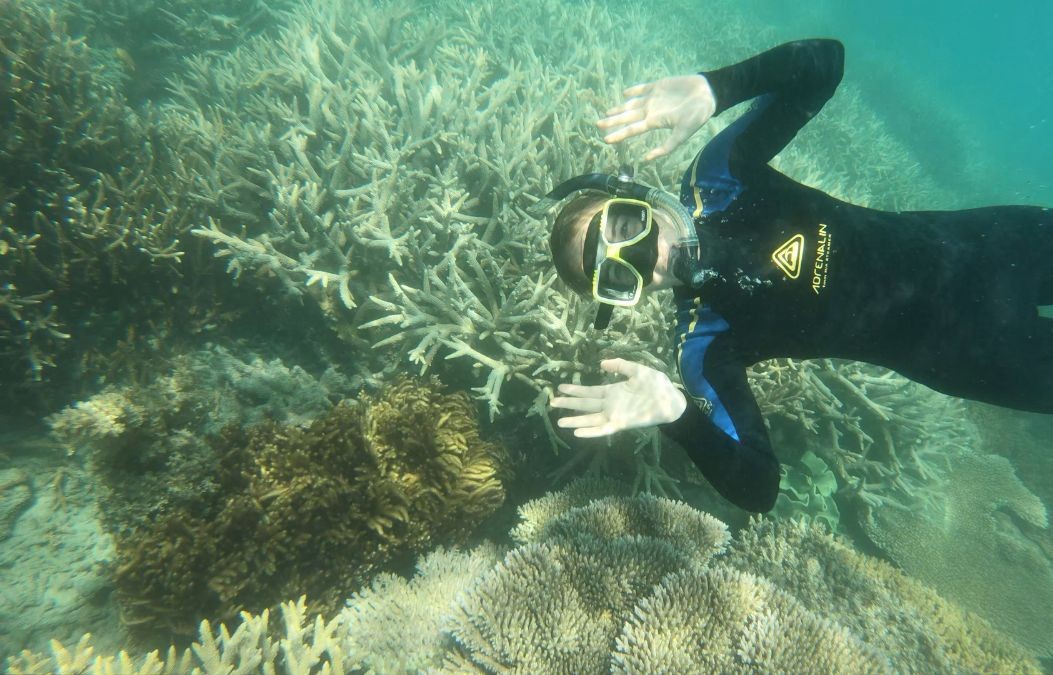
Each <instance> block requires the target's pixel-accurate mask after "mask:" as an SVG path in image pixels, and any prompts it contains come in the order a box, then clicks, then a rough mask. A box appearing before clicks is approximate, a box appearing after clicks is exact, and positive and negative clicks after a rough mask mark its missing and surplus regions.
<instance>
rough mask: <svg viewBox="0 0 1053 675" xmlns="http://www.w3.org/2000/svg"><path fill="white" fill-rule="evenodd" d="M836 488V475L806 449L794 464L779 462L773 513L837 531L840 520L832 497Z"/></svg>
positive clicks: (838, 511) (839, 514)
mask: <svg viewBox="0 0 1053 675" xmlns="http://www.w3.org/2000/svg"><path fill="white" fill-rule="evenodd" d="M801 467H803V469H802V468H801ZM837 487H838V485H837V477H836V476H834V474H833V472H832V471H830V467H828V466H827V465H826V462H824V461H823V460H821V459H819V457H818V456H816V454H815V453H813V452H812V451H811V450H807V451H805V453H804V454H803V455H802V456H801V458H800V459H799V460H798V461H797V462H796V463H793V464H784V465H783V467H782V480H781V481H779V496H778V498H777V499H776V500H775V508H774V509H773V513H774V514H775V515H776V516H783V517H788V518H798V519H807V520H817V521H822V522H823V523H825V524H826V525H827V527H829V528H830V529H831V530H837V529H838V526H839V525H840V519H841V513H840V510H839V509H838V507H837V502H836V501H835V500H834V494H835V493H836V492H837Z"/></svg>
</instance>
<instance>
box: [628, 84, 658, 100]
mask: <svg viewBox="0 0 1053 675" xmlns="http://www.w3.org/2000/svg"><path fill="white" fill-rule="evenodd" d="M653 89H654V82H642V83H640V84H634V85H633V86H631V87H629V88H627V89H625V90H624V91H622V96H624V97H625V98H632V97H635V96H644V95H645V94H650V93H651V91H652V90H653Z"/></svg>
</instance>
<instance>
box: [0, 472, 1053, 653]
mask: <svg viewBox="0 0 1053 675" xmlns="http://www.w3.org/2000/svg"><path fill="white" fill-rule="evenodd" d="M608 487H610V486H601V485H597V484H596V483H592V484H588V485H578V486H572V487H571V489H570V492H569V493H568V494H566V495H563V496H562V498H561V496H560V495H559V494H555V495H548V496H546V497H545V498H544V500H543V503H542V504H540V505H539V508H535V509H526V512H528V513H534V514H550V515H552V516H553V517H552V519H551V520H549V521H548V522H549V523H550V526H549V527H548V528H547V529H548V531H549V532H550V533H552V534H553V536H552V538H543V537H541V536H537V535H539V533H540V532H541V531H542V530H543V529H545V528H544V527H542V526H539V527H534V528H531V529H530V531H531V532H532V533H534V535H535V539H536V540H535V541H532V542H531V543H526V544H522V545H520V546H518V547H516V548H514V549H513V550H511V551H509V552H508V553H507V554H506V555H504V557H503V558H502V559H500V560H499V561H498V558H499V557H500V554H499V552H498V551H497V550H495V549H494V548H492V547H489V546H486V547H481V548H478V549H475V550H473V551H470V552H463V553H457V552H450V551H439V552H436V553H433V554H432V555H430V556H428V557H427V558H425V559H424V560H423V561H421V563H420V565H419V568H418V569H419V573H418V575H417V576H416V577H414V578H413V579H411V580H407V579H402V578H398V577H394V576H391V575H386V576H384V577H382V578H380V579H379V580H378V582H377V584H376V585H375V586H374V587H373V588H371V589H368V590H364V591H362V592H360V593H358V594H356V595H355V596H354V597H353V598H351V600H350V601H349V606H348V607H347V608H346V609H345V610H343V611H342V612H340V613H339V614H338V615H337V616H335V617H333V618H332V619H330V620H328V621H326V620H324V619H322V618H321V617H316V618H315V619H314V623H313V624H312V625H311V627H310V628H308V627H307V626H305V625H304V622H305V619H306V616H305V614H306V612H305V609H304V603H303V600H302V599H301V601H300V602H299V603H287V604H286V605H284V606H283V608H282V611H283V614H286V628H285V637H281V636H282V633H281V632H280V630H279V631H276V633H277V635H271V634H269V633H268V630H267V628H266V626H267V620H268V616H269V614H268V612H264V613H263V614H262V615H260V616H252V615H249V614H247V613H246V614H244V615H243V617H242V621H243V623H242V625H241V627H239V628H238V629H237V630H236V631H234V632H233V634H232V633H231V632H230V631H229V630H228V629H227V628H226V627H221V628H220V630H219V635H218V638H217V636H216V634H215V632H214V631H213V630H212V628H211V625H210V624H208V623H207V622H206V623H203V624H202V626H201V631H200V636H201V637H200V639H199V641H198V643H196V644H195V645H194V647H193V650H192V651H188V652H184V653H183V654H182V655H180V654H179V653H177V652H176V651H175V650H174V649H170V650H169V652H168V657H167V660H166V661H165V662H163V663H162V661H161V659H160V658H159V656H158V655H157V654H156V653H155V654H153V655H150V656H148V657H146V661H145V662H146V663H150V664H153V668H154V669H155V670H157V671H162V670H163V669H164V668H168V669H169V670H182V671H184V672H185V671H190V670H191V669H192V668H195V667H196V668H200V667H201V666H200V664H201V663H203V662H206V660H207V663H208V664H209V666H208V668H205V672H215V671H217V670H222V671H228V669H239V668H240V670H238V671H237V672H247V671H250V670H263V671H264V672H282V673H294V672H314V671H308V670H306V669H308V668H317V669H318V670H322V671H324V669H326V668H328V669H329V670H328V672H334V671H335V672H341V669H343V671H352V670H353V671H356V672H357V671H362V670H370V671H372V672H378V673H388V672H405V671H406V670H407V669H412V670H428V671H429V672H610V671H615V672H641V671H663V670H667V671H674V672H681V671H683V672H694V671H707V670H719V671H722V672H723V671H728V672H757V671H764V672H767V671H776V672H885V671H889V670H894V671H895V672H926V673H929V672H945V673H958V672H1018V673H1037V672H1039V669H1038V664H1037V663H1036V662H1034V661H1033V660H1032V659H1031V658H1029V657H1028V656H1027V655H1026V654H1025V653H1024V652H1022V651H1021V650H1020V648H1019V647H1017V646H1016V645H1015V644H1014V643H1012V642H1011V641H1010V640H1008V639H1007V638H1005V637H1004V636H1002V635H1001V634H999V633H997V632H996V631H994V630H993V629H991V628H990V627H989V626H988V625H987V624H986V623H984V622H983V621H982V620H980V619H978V618H976V617H975V616H973V615H971V614H968V613H966V612H963V611H961V610H958V609H957V608H956V607H955V606H953V605H951V604H950V603H948V602H946V601H944V600H942V599H940V598H939V596H937V595H936V594H935V593H933V592H932V591H931V590H929V589H928V588H926V587H925V586H922V585H921V584H919V583H917V582H914V581H912V580H910V579H909V578H908V577H906V576H905V575H903V574H902V573H901V572H898V571H896V570H893V569H892V568H891V567H889V566H888V565H887V564H884V563H881V562H878V561H876V560H874V559H872V558H869V557H867V556H864V555H862V554H860V553H857V552H855V551H853V550H851V549H849V548H848V547H846V546H845V545H843V544H842V543H840V542H839V541H837V540H835V539H833V538H832V537H830V536H829V535H826V534H824V533H822V532H821V531H819V530H818V529H817V528H816V527H815V526H811V527H809V526H804V525H802V524H787V523H776V522H773V521H770V520H758V521H756V522H755V523H754V525H753V526H752V527H751V528H749V529H748V530H747V531H745V532H743V533H742V534H741V535H740V536H739V537H738V538H737V539H736V540H734V541H733V542H732V546H731V550H730V551H729V552H727V553H725V554H722V555H718V556H717V557H715V558H713V559H712V560H710V557H711V555H712V554H714V553H716V552H717V550H718V549H717V548H714V544H713V542H712V541H710V540H705V541H700V542H699V543H698V544H697V545H694V544H692V543H691V541H690V538H682V537H681V538H678V541H679V544H678V545H673V544H672V543H671V542H670V541H668V540H665V539H663V538H662V536H663V535H662V530H663V529H666V528H658V529H657V530H656V529H655V528H654V527H653V520H654V519H653V518H650V517H648V518H645V519H644V522H640V523H637V522H628V523H625V525H626V526H625V527H624V528H621V527H619V528H614V529H611V528H609V527H601V528H596V527H595V525H596V523H597V522H612V521H613V520H618V519H621V518H623V517H624V516H631V514H639V513H651V514H652V515H653V514H654V512H655V511H656V510H657V511H658V512H663V511H664V512H665V513H666V515H668V516H670V517H682V518H686V519H687V520H688V521H689V523H694V522H699V519H700V518H701V519H702V520H704V519H705V516H704V514H689V513H688V511H687V510H685V508H684V507H683V505H679V504H677V503H675V502H672V501H670V500H664V499H656V498H644V497H635V498H625V500H624V501H621V500H619V499H606V500H604V501H601V502H597V503H593V504H588V503H582V501H581V498H582V497H583V496H584V495H587V494H588V493H590V492H595V491H600V492H603V491H605V488H608ZM625 489H626V488H622V490H625ZM633 501H639V502H640V504H639V505H638V506H637V507H633V506H629V504H630V503H631V502H633ZM560 503H563V504H566V505H567V506H566V509H567V510H566V511H565V513H564V514H563V515H558V514H555V513H554V511H555V510H556V509H557V508H558V506H557V505H558V504H560ZM576 504H580V506H572V505H576ZM604 511H607V512H608V513H607V516H609V517H599V518H593V517H582V516H583V514H589V515H591V516H598V515H599V514H600V513H602V512H604ZM562 519H565V520H564V523H565V525H566V528H565V529H563V530H561V531H558V532H557V530H558V528H553V527H551V524H552V523H555V522H557V521H560V520H562ZM659 520H661V519H659ZM648 521H652V522H650V523H649V522H648ZM573 523H579V524H580V525H581V526H582V528H583V530H582V531H579V532H577V533H575V530H574V529H573ZM678 529H683V528H673V529H672V531H674V532H675V531H676V530H678ZM686 529H691V526H690V525H689V526H688V527H687V528H686ZM718 529H719V528H718ZM645 531H650V532H651V533H652V534H653V535H654V536H648V535H640V534H632V535H629V536H624V533H626V532H645ZM608 535H610V536H608ZM717 546H718V547H719V544H717ZM707 560H708V561H709V562H708V563H705V564H703V561H707ZM751 566H753V569H752V570H751V569H749V568H750V567H751ZM820 617H822V618H820ZM408 632H412V633H413V635H412V636H408V635H407V633H408ZM408 637H409V638H411V639H409V641H408V642H407V641H406V640H407V638H408ZM403 645H405V646H403ZM53 652H54V655H53V656H52V657H45V656H43V655H40V654H31V653H26V654H23V655H22V656H21V657H19V658H18V659H14V660H12V661H11V662H9V664H8V667H9V669H11V670H14V671H15V672H25V671H26V670H27V669H28V668H27V664H29V665H34V664H35V665H36V667H37V668H38V669H43V668H54V667H55V665H54V664H55V663H57V662H58V659H59V658H63V659H65V660H66V661H67V662H68V661H69V660H70V652H68V651H66V650H64V648H62V646H61V645H60V644H57V643H56V644H55V645H54V647H53ZM74 653H76V654H84V655H85V656H84V657H83V658H82V660H81V663H82V664H83V666H84V667H88V666H90V665H91V664H93V663H94V664H101V666H106V667H110V666H112V664H113V663H115V662H116V661H115V660H114V659H112V658H109V657H101V656H100V657H94V661H93V657H92V654H91V653H90V652H89V651H88V643H87V642H86V641H82V643H81V644H80V645H78V648H77V649H76V650H75V651H74ZM285 655H292V656H291V657H290V656H285ZM121 658H124V659H125V662H127V663H129V664H130V665H132V666H135V665H136V664H137V663H143V662H144V661H143V660H142V659H139V660H136V659H130V658H129V657H127V656H126V655H122V656H121ZM209 668H211V670H209ZM297 668H299V670H298V669H297ZM99 672H110V671H107V670H105V669H101V670H99ZM129 672H134V671H131V670H129ZM165 672H168V671H165ZM193 672H198V671H197V670H194V671H193Z"/></svg>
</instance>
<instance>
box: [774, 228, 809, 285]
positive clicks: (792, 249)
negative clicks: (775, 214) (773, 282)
mask: <svg viewBox="0 0 1053 675" xmlns="http://www.w3.org/2000/svg"><path fill="white" fill-rule="evenodd" d="M803 254H804V235H803V234H795V235H793V236H792V237H790V238H789V239H788V240H787V241H786V243H785V244H783V245H782V246H780V247H779V248H777V249H775V251H773V252H772V254H771V261H772V262H773V263H775V265H776V267H778V268H779V269H781V270H782V272H783V274H785V275H786V276H787V277H789V278H790V279H796V278H797V277H799V276H801V259H802V258H803V257H804V255H803Z"/></svg>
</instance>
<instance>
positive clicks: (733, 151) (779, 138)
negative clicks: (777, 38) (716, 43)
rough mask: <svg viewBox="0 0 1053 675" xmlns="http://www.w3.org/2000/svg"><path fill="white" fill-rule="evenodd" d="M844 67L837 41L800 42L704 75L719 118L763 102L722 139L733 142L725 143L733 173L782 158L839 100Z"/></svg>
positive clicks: (842, 52)
mask: <svg viewBox="0 0 1053 675" xmlns="http://www.w3.org/2000/svg"><path fill="white" fill-rule="evenodd" d="M844 63H845V50H844V46H843V45H842V44H841V43H840V42H838V41H837V40H801V41H798V42H788V43H786V44H783V45H780V46H778V47H775V48H773V49H769V50H768V51H766V52H763V53H761V54H758V55H757V56H754V57H752V58H749V59H746V60H745V61H742V62H741V63H737V64H735V65H733V66H727V67H725V68H720V69H717V70H713V71H708V72H704V73H701V75H703V76H704V77H705V79H706V80H707V81H708V82H709V86H710V88H711V89H712V92H713V96H714V98H715V112H714V114H720V113H721V112H723V111H725V110H727V109H728V108H730V107H732V106H734V105H737V104H739V103H742V102H743V101H748V100H750V99H755V98H758V97H759V100H758V101H757V102H756V103H755V104H754V108H753V109H752V110H751V111H750V112H748V113H746V114H745V115H743V117H742V118H740V120H738V121H736V123H735V124H732V125H731V126H730V127H728V129H726V130H725V131H723V132H721V134H719V135H718V137H717V138H720V136H723V135H725V134H729V132H730V135H732V136H733V138H734V141H733V142H730V143H725V145H727V146H728V149H729V151H730V157H729V160H730V162H731V166H732V170H733V171H734V169H735V165H736V164H741V163H750V162H756V163H761V164H765V163H767V162H768V161H769V160H771V158H772V157H774V156H775V155H776V154H778V152H779V151H780V150H782V149H783V148H784V147H785V146H786V144H787V143H789V142H790V141H791V140H792V139H793V137H794V136H795V135H796V134H797V132H798V131H799V130H800V129H801V127H803V126H804V125H805V124H806V123H807V122H808V120H810V119H811V118H813V117H815V115H816V114H817V113H818V112H819V111H820V110H821V109H822V107H823V105H824V104H825V103H826V102H827V101H828V100H830V97H831V96H833V95H834V91H835V90H836V89H837V85H838V84H839V83H840V82H841V77H842V75H843V74H844ZM715 142H716V139H714V143H715ZM717 145H721V144H719V143H717Z"/></svg>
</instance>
